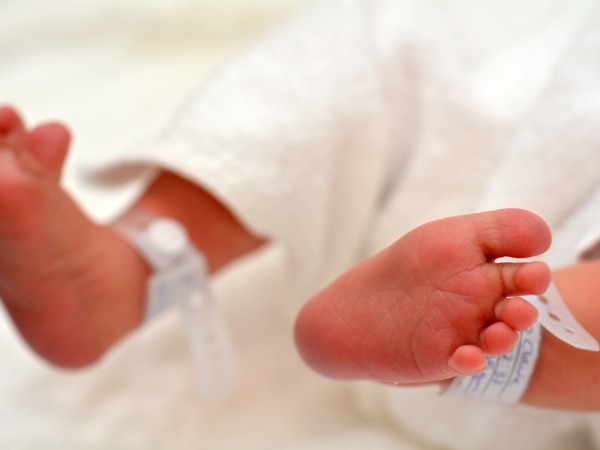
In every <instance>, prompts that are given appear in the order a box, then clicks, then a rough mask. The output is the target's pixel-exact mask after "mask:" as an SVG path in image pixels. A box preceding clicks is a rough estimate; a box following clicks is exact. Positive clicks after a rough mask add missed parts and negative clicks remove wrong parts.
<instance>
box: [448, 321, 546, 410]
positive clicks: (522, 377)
mask: <svg viewBox="0 0 600 450" xmlns="http://www.w3.org/2000/svg"><path fill="white" fill-rule="evenodd" d="M541 334H542V333H541V326H540V324H539V323H536V324H535V325H534V326H533V327H531V328H530V329H528V330H527V331H524V332H522V333H520V335H519V343H518V344H517V346H516V347H515V348H514V350H513V351H512V352H510V353H508V354H506V355H504V356H501V357H497V358H492V357H489V356H488V357H487V366H486V368H485V369H484V371H483V372H481V373H480V374H477V375H473V376H470V377H456V378H454V380H452V383H451V384H450V386H449V387H448V388H447V389H446V391H445V392H444V393H445V394H448V395H455V396H459V397H470V398H474V399H479V400H486V401H492V402H496V403H502V404H506V405H514V404H516V403H518V402H519V400H521V397H522V396H523V394H524V393H525V390H526V389H527V386H528V385H529V380H530V379H531V376H532V375H533V372H534V370H535V366H536V363H537V358H538V354H539V349H540V344H541Z"/></svg>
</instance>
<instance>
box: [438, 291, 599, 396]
mask: <svg viewBox="0 0 600 450" xmlns="http://www.w3.org/2000/svg"><path fill="white" fill-rule="evenodd" d="M523 298H524V299H525V300H527V301H529V302H530V303H531V304H532V305H533V306H535V307H536V308H537V310H538V313H539V320H538V322H537V323H536V324H535V325H534V326H533V327H532V328H530V329H529V330H527V331H525V332H522V333H520V336H519V342H518V344H517V346H516V347H515V349H514V350H513V351H512V352H510V353H508V354H507V355H504V356H501V357H496V358H492V357H488V358H487V366H486V368H485V369H484V371H483V372H481V373H480V374H477V375H474V376H470V377H456V378H454V380H453V381H452V383H451V384H450V386H449V387H448V388H447V389H446V391H445V393H446V394H449V395H456V396H461V397H471V398H476V399H480V400H488V401H494V402H496V403H501V404H508V405H514V404H516V403H518V402H519V401H520V400H521V397H522V396H523V394H524V393H525V391H526V389H527V387H528V385H529V381H530V379H531V376H532V375H533V372H534V371H535V366H536V362H537V358H538V354H539V351H540V346H541V340H542V333H541V329H542V327H543V328H545V329H546V330H547V331H548V332H550V333H552V334H553V335H554V336H556V337H557V338H558V339H560V340H562V341H563V342H565V343H566V344H568V345H571V346H572V347H575V348H579V349H581V350H589V351H594V352H597V351H599V350H600V346H599V344H598V341H597V340H596V339H595V338H594V337H593V336H592V335H591V334H590V333H588V332H587V331H586V330H585V328H584V327H583V326H582V325H581V324H580V323H579V322H578V321H577V319H576V318H575V316H574V315H573V314H572V313H571V311H570V310H569V308H568V306H567V305H566V303H565V301H564V300H563V298H562V296H561V295H560V292H559V290H558V288H557V287H556V285H555V284H554V283H550V286H549V287H548V290H547V291H546V292H545V293H544V294H543V295H540V296H533V295H531V296H524V297H523Z"/></svg>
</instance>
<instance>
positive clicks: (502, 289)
mask: <svg viewBox="0 0 600 450" xmlns="http://www.w3.org/2000/svg"><path fill="white" fill-rule="evenodd" d="M550 241H551V235H550V231H549V229H548V227H547V225H546V224H545V223H544V222H543V221H542V220H541V219H540V218H539V217H537V216H535V215H533V214H532V213H529V212H526V211H523V210H516V209H508V210H499V211H494V212H486V213H480V214H472V215H466V216H459V217H452V218H446V219H442V220H438V221H435V222H431V223H427V224H425V225H423V226H421V227H419V228H417V229H415V230H413V231H411V232H409V233H408V234H406V235H405V236H403V237H402V238H400V239H399V240H398V241H397V242H395V243H394V244H392V245H391V246H390V247H388V248H387V249H384V250H383V251H381V252H380V253H378V254H376V255H374V256H373V257H371V258H370V259H367V260H366V261H364V262H363V263H361V264H359V265H357V266H355V267H354V268H352V269H351V270H350V271H348V272H346V273H344V274H343V275H342V276H341V277H340V278H339V279H337V280H336V281H335V282H333V283H332V284H331V285H329V286H328V287H327V288H325V289H324V290H323V291H322V292H321V293H319V294H318V295H316V296H315V297H314V298H313V299H312V300H310V301H309V302H308V303H307V304H306V305H305V307H304V308H303V310H302V311H301V313H300V315H299V317H298V320H297V324H296V336H297V342H298V347H299V349H300V352H301V354H302V356H303V357H304V359H305V360H306V362H307V363H308V364H309V365H311V366H312V367H313V368H314V369H316V370H317V371H319V372H322V373H323V374H325V375H328V376H331V377H334V378H348V379H371V380H378V381H380V382H385V383H393V384H410V383H417V382H432V381H440V380H444V379H449V378H452V377H455V376H458V375H465V376H466V375H475V374H477V373H479V372H481V371H482V370H483V369H484V368H485V364H486V358H485V355H490V356H501V355H503V354H506V353H508V352H510V351H511V350H512V349H513V348H514V346H515V344H516V343H517V341H518V333H517V332H518V331H523V330H526V329H527V328H529V327H530V326H531V325H533V323H534V322H535V321H536V319H537V311H536V309H535V308H534V307H533V306H531V305H530V304H529V303H528V302H526V301H525V300H524V299H522V298H520V297H519V295H529V294H531V295H533V294H541V293H543V292H544V291H545V290H546V288H547V286H548V284H549V282H550V277H551V274H550V269H549V268H548V267H547V266H546V265H545V264H544V263H541V262H521V263H507V262H504V263H502V262H496V261H495V260H496V259H497V258H501V257H514V258H527V257H532V256H535V255H538V254H540V253H542V252H544V251H545V250H547V248H548V247H549V245H550Z"/></svg>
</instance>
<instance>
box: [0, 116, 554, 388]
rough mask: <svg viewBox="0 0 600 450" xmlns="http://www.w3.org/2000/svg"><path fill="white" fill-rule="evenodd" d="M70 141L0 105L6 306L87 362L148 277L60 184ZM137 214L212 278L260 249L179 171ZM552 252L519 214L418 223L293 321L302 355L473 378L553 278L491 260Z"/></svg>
mask: <svg viewBox="0 0 600 450" xmlns="http://www.w3.org/2000/svg"><path fill="white" fill-rule="evenodd" d="M68 145H69V133H68V132H67V130H66V129H65V128H64V127H63V126H62V125H59V124H52V123H51V124H46V125H42V126H39V127H36V128H33V129H28V128H27V127H26V126H25V125H24V124H23V121H22V120H21V118H20V117H19V115H18V114H17V113H16V112H15V111H14V110H13V109H12V108H0V298H2V301H3V303H4V305H5V306H6V309H7V311H8V312H9V314H10V316H11V318H12V319H13V321H14V323H15V325H16V327H17V328H18V330H19V331H20V332H21V334H22V335H23V336H24V338H25V340H26V341H27V342H28V343H29V345H30V346H31V347H32V348H33V349H34V350H35V351H36V352H37V353H38V354H39V355H41V356H42V357H43V358H45V359H47V360H48V361H50V362H52V363H54V364H56V365H59V366H64V367H80V366H85V365H88V364H91V363H92V362H94V361H96V360H97V359H98V358H100V357H101V356H102V355H103V354H104V353H105V352H106V351H107V350H108V349H110V348H111V347H112V346H113V345H114V344H115V343H116V342H117V341H119V340H120V339H121V338H122V337H124V336H126V335H127V333H129V332H130V331H132V330H133V329H135V328H136V327H137V326H138V325H139V324H140V323H141V317H142V315H143V308H144V306H143V301H144V296H145V294H144V289H145V288H144V286H145V280H146V278H147V276H148V275H149V270H148V268H147V266H146V265H145V264H144V262H143V260H142V259H141V258H140V257H139V256H138V255H137V253H136V252H135V251H134V250H133V249H132V248H131V247H130V246H129V245H128V244H127V243H126V242H125V241H123V240H122V239H121V238H120V236H119V235H118V234H116V233H115V232H114V231H113V230H112V229H111V228H110V227H106V226H100V225H97V224H94V223H93V222H91V221H90V220H89V219H88V218H87V217H86V216H85V215H84V214H83V213H82V212H81V210H80V209H79V208H78V206H77V205H76V204H75V203H74V202H73V201H72V199H71V198H70V197H69V196H68V195H67V194H66V193H65V191H64V190H63V189H62V188H61V187H60V184H59V180H60V172H61V168H62V165H63V162H64V159H65V156H66V154H67V149H68ZM174 198H177V199H181V201H177V202H174V201H173V199H174ZM192 204H193V205H194V207H193V208H192V207H190V205H192ZM135 208H143V209H145V210H151V211H152V212H154V213H159V214H164V215H169V216H171V217H173V218H175V219H176V220H179V221H180V222H182V223H183V224H184V225H185V226H186V227H187V228H188V230H190V235H191V237H192V239H193V240H194V242H195V244H196V245H197V246H198V248H200V249H201V250H202V251H204V252H205V254H206V256H207V259H208V261H209V264H210V265H211V269H212V270H213V271H215V270H217V269H218V268H220V267H222V266H224V265H226V264H227V263H228V262H232V261H233V260H235V259H237V258H239V257H240V256H242V255H244V254H246V253H248V252H250V251H253V250H254V249H256V248H258V247H260V246H261V245H262V244H263V243H264V240H262V239H258V238H256V237H254V236H251V235H250V234H249V233H248V232H247V231H246V230H245V229H244V228H243V227H242V226H241V225H240V224H239V223H238V222H237V221H236V219H235V217H233V215H231V214H230V213H229V212H228V211H227V210H226V209H225V208H224V207H223V206H222V205H221V204H220V203H218V202H217V201H216V200H215V199H213V198H212V197H211V196H210V195H209V194H207V193H206V192H205V191H204V190H202V189H201V188H200V187H198V186H195V185H192V184H191V183H186V182H184V181H182V180H181V179H179V178H178V177H176V176H174V175H172V174H164V175H161V176H160V177H158V179H157V181H156V182H155V184H154V185H152V186H151V187H150V188H149V189H148V191H147V193H146V194H145V196H144V197H143V198H142V199H141V200H140V201H139V202H138V204H136V205H135V206H134V209H135ZM194 214H197V215H198V217H195V216H194ZM207 217H210V218H211V220H210V221H209V220H207ZM213 224H214V226H213ZM224 234H225V236H224ZM549 244H550V232H549V230H548V228H547V226H546V225H545V223H544V222H543V221H542V220H541V219H540V218H539V217H537V216H535V215H533V214H531V213H529V212H527V211H523V210H500V211H494V212H486V213H480V214H473V215H467V216H460V217H453V218H448V219H443V220H440V221H437V222H432V223H429V224H426V225H423V226H421V227H419V228H417V229H415V230H414V231H412V232H410V233H408V234H407V235H405V236H403V237H402V238H400V239H399V240H398V241H397V242H396V243H394V244H393V245H391V246H390V247H389V248H387V249H385V250H383V251H382V252H380V253H378V254H376V255H375V256H373V257H371V258H370V259H368V260H366V261H364V262H363V263H361V264H359V265H357V266H356V267H354V268H352V269H351V270H349V271H348V272H347V273H345V274H343V275H342V276H341V277H340V278H339V279H338V280H336V281H335V282H334V283H332V284H331V285H330V286H329V287H327V288H326V289H325V290H323V291H322V292H321V293H319V294H318V295H316V296H315V297H314V298H313V299H311V300H310V301H309V302H308V303H307V304H306V306H305V307H304V308H303V310H302V311H301V313H300V315H299V317H298V321H297V326H296V340H297V343H298V348H299V350H300V352H301V354H302V356H303V357H304V358H305V359H306V361H307V362H308V363H309V364H310V365H311V366H313V367H314V368H315V369H316V370H318V371H320V372H322V373H324V374H326V375H329V376H333V377H337V378H360V379H373V380H378V381H382V382H389V383H406V384H408V383H419V382H432V381H440V380H445V379H448V378H452V377H454V376H456V375H471V374H476V373H478V372H479V371H481V370H482V369H483V368H484V365H485V355H498V356H499V355H502V354H505V353H507V352H509V351H510V350H511V349H512V348H513V346H514V345H515V343H516V342H517V339H518V334H517V332H518V331H521V330H524V329H526V328H528V327H529V326H531V325H532V324H533V323H534V321H535V320H536V317H537V314H536V310H535V309H534V308H533V307H532V306H531V305H529V304H528V303H527V302H525V301H524V300H522V299H521V298H519V297H518V296H519V295H525V294H540V293H542V292H543V291H544V290H545V289H546V287H547V285H548V283H549V280H550V272H549V269H548V267H547V266H546V265H544V264H542V263H539V262H527V263H499V262H496V259H498V258H500V257H504V256H510V257H515V258H528V257H532V256H535V255H537V254H539V253H541V252H543V251H545V250H546V249H547V248H548V246H549Z"/></svg>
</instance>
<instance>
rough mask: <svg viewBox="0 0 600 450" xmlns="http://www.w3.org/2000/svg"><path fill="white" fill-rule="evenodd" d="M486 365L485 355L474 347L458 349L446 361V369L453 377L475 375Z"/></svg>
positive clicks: (465, 346) (466, 346)
mask: <svg viewBox="0 0 600 450" xmlns="http://www.w3.org/2000/svg"><path fill="white" fill-rule="evenodd" d="M486 365H487V361H486V358H485V353H484V352H483V351H482V350H481V349H480V348H479V347H477V346H475V345H462V346H460V347H458V348H457V349H456V350H455V351H454V353H453V354H452V356H450V360H449V361H448V368H449V369H450V371H451V372H452V374H453V376H463V377H468V376H472V375H477V374H478V373H481V372H482V371H483V370H484V369H485V367H486Z"/></svg>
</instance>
